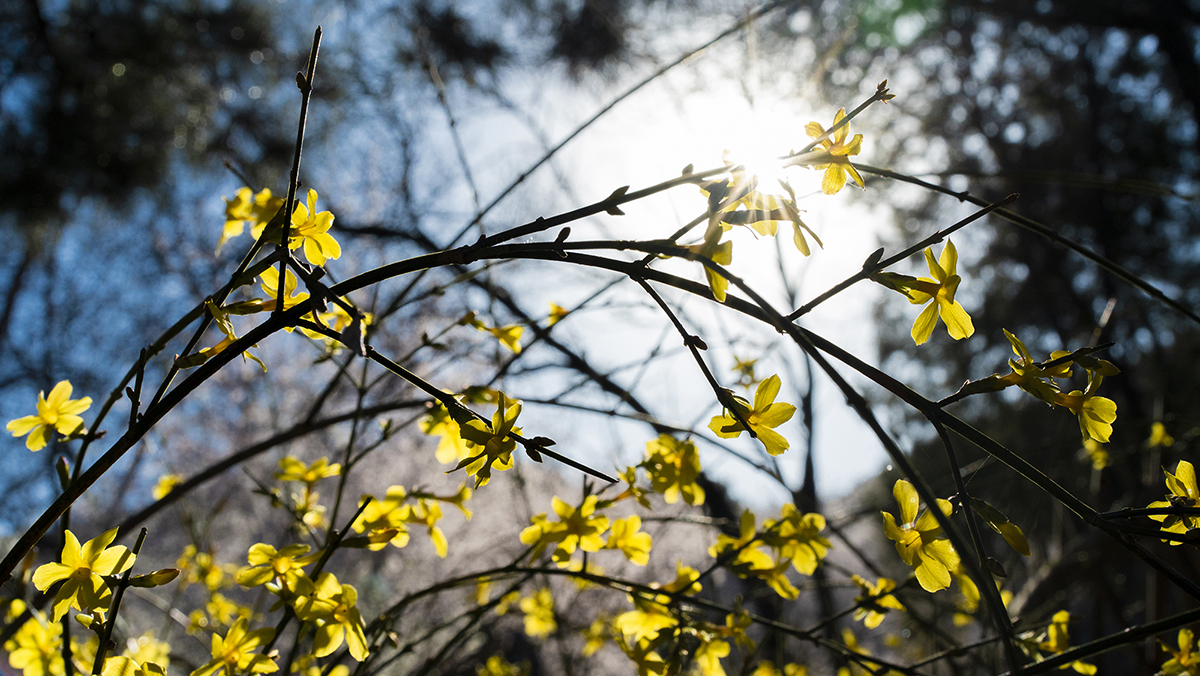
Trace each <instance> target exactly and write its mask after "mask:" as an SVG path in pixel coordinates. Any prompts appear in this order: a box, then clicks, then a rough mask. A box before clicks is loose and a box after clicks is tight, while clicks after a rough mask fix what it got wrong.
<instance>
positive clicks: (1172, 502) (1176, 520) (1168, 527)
mask: <svg viewBox="0 0 1200 676" xmlns="http://www.w3.org/2000/svg"><path fill="white" fill-rule="evenodd" d="M1163 474H1165V475H1166V476H1167V490H1169V491H1171V494H1170V495H1168V496H1167V499H1166V500H1159V501H1157V502H1151V503H1150V504H1148V505H1146V506H1147V507H1150V508H1166V507H1200V488H1197V485H1196V468H1195V467H1193V466H1192V463H1190V462H1188V461H1187V460H1180V461H1179V464H1178V465H1176V467H1175V473H1174V474H1171V473H1170V472H1168V471H1167V469H1166V468H1165V467H1164V468H1163ZM1150 518H1151V519H1154V520H1155V521H1160V522H1162V524H1163V526H1162V529H1163V530H1164V531H1167V532H1168V533H1179V534H1181V535H1182V534H1183V533H1186V532H1188V531H1189V530H1191V529H1193V528H1198V527H1200V516H1187V515H1183V516H1180V515H1176V514H1151V515H1150ZM1163 542H1169V543H1171V544H1172V545H1179V544H1182V543H1181V542H1179V541H1177V540H1163Z"/></svg>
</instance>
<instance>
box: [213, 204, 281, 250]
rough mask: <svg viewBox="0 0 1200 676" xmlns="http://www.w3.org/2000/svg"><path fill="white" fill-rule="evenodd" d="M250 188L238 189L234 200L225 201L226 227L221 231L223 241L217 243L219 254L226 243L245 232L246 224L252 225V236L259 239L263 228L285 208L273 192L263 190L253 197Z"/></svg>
mask: <svg viewBox="0 0 1200 676" xmlns="http://www.w3.org/2000/svg"><path fill="white" fill-rule="evenodd" d="M252 193H253V191H251V190H250V188H238V190H237V192H236V193H234V198H233V199H232V200H231V199H227V198H222V199H225V227H224V228H223V229H222V231H221V240H220V241H219V242H218V243H217V253H218V254H220V253H221V247H223V246H225V242H227V241H229V240H230V239H232V238H234V237H237V236H239V235H241V234H242V233H243V232H245V228H246V223H250V224H251V226H250V236H251V237H253V238H254V239H258V238H259V236H260V235H262V231H263V228H265V227H267V223H268V222H270V220H271V218H272V217H274V216H275V213H276V212H278V211H279V209H280V208H281V207H283V199H282V198H279V197H274V196H272V195H271V191H270V190H267V189H263V190H262V191H260V192H259V193H258V194H256V195H253V196H252Z"/></svg>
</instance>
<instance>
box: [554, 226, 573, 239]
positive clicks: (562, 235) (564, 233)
mask: <svg viewBox="0 0 1200 676" xmlns="http://www.w3.org/2000/svg"><path fill="white" fill-rule="evenodd" d="M570 236H571V226H567V227H565V228H563V229H562V230H559V231H558V237H555V238H554V241H555V242H565V241H567V238H568V237H570Z"/></svg>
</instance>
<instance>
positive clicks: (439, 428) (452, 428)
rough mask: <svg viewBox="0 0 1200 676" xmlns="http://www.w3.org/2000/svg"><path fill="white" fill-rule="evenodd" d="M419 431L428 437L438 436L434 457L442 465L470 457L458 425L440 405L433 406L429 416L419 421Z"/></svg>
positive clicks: (468, 446) (469, 451) (467, 445)
mask: <svg viewBox="0 0 1200 676" xmlns="http://www.w3.org/2000/svg"><path fill="white" fill-rule="evenodd" d="M420 425H421V431H422V432H424V433H425V434H428V435H430V436H434V435H436V436H440V437H441V439H440V440H439V441H438V447H437V451H436V452H435V455H436V457H437V461H438V462H440V463H442V464H443V465H449V464H451V463H455V462H458V461H459V460H462V459H464V458H466V457H468V456H470V455H471V447H470V445H469V444H467V442H466V441H465V440H464V439H463V438H462V435H461V434H460V432H459V427H458V423H457V422H455V421H454V418H451V417H450V412H449V411H447V410H446V407H445V406H444V405H442V404H434V405H433V406H432V407H430V409H429V414H428V415H426V416H425V417H424V418H422V419H421V423H420Z"/></svg>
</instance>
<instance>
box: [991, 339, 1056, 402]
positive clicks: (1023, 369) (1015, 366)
mask: <svg viewBox="0 0 1200 676" xmlns="http://www.w3.org/2000/svg"><path fill="white" fill-rule="evenodd" d="M1003 331H1004V337H1005V338H1008V342H1009V343H1011V344H1012V349H1013V353H1014V354H1016V355H1017V359H1016V360H1013V359H1009V360H1008V366H1009V368H1011V369H1012V373H1010V374H1008V375H1006V376H1001V377H1000V378H998V379H997V381H998V383H1000V384H1003V385H1004V387H1008V386H1009V385H1016V386H1017V387H1020V388H1021V389H1022V390H1025V391H1026V392H1028V393H1030V394H1032V395H1033V396H1035V397H1037V398H1038V399H1040V400H1042V401H1044V402H1046V403H1047V404H1053V403H1054V395H1055V394H1056V393H1057V392H1058V391H1059V390H1058V385H1056V384H1055V383H1054V380H1053V379H1054V378H1068V377H1070V375H1071V362H1069V361H1067V362H1063V363H1062V364H1059V365H1058V366H1054V367H1052V368H1049V369H1043V368H1041V367H1039V366H1038V365H1037V362H1035V361H1034V360H1033V357H1032V356H1030V354H1029V350H1028V349H1026V348H1025V343H1022V342H1021V339H1020V338H1017V337H1016V336H1014V335H1013V334H1012V333H1009V331H1008V329H1003ZM1067 354H1068V353H1067V352H1062V351H1055V352H1053V353H1051V355H1050V359H1052V360H1053V359H1058V358H1059V357H1062V356H1065V355H1067Z"/></svg>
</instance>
